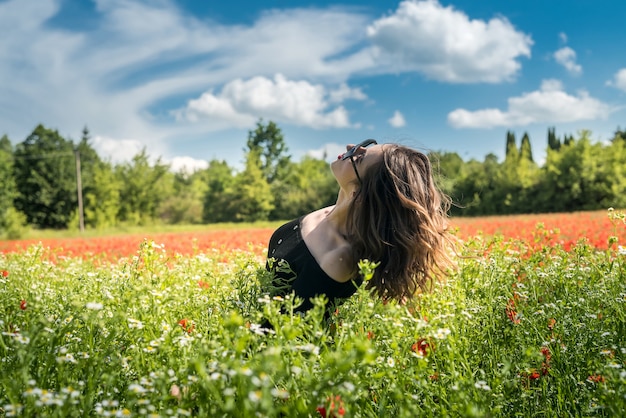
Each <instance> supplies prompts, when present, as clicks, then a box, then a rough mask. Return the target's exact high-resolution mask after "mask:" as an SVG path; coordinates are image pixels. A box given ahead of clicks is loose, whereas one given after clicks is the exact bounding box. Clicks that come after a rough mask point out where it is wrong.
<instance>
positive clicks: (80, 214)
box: [74, 150, 85, 232]
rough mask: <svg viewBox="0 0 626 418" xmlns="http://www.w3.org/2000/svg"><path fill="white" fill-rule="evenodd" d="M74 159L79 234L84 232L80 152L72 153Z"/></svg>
mask: <svg viewBox="0 0 626 418" xmlns="http://www.w3.org/2000/svg"><path fill="white" fill-rule="evenodd" d="M74 157H75V159H76V190H77V193H78V222H79V225H80V232H85V216H84V214H83V183H82V180H81V173H80V152H79V151H78V150H76V151H74Z"/></svg>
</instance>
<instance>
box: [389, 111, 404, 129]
mask: <svg viewBox="0 0 626 418" xmlns="http://www.w3.org/2000/svg"><path fill="white" fill-rule="evenodd" d="M387 122H389V125H391V126H393V127H394V128H402V127H404V126H406V121H405V120H404V115H402V113H400V111H399V110H396V111H395V112H394V113H393V116H392V117H390V118H389V119H387Z"/></svg>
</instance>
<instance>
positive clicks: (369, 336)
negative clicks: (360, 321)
mask: <svg viewBox="0 0 626 418" xmlns="http://www.w3.org/2000/svg"><path fill="white" fill-rule="evenodd" d="M367 339H368V340H372V339H374V333H373V332H372V331H367Z"/></svg>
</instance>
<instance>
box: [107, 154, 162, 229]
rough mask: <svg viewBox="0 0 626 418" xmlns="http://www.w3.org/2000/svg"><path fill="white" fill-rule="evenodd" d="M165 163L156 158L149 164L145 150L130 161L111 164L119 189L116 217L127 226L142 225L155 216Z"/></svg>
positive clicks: (159, 198) (159, 201) (152, 219)
mask: <svg viewBox="0 0 626 418" xmlns="http://www.w3.org/2000/svg"><path fill="white" fill-rule="evenodd" d="M168 170H169V166H168V165H167V164H163V163H161V158H158V159H157V161H156V162H155V163H154V164H150V161H149V158H148V155H147V153H146V149H145V148H144V149H143V150H142V151H141V152H140V153H138V154H137V155H135V156H134V157H133V159H132V162H131V163H125V164H122V165H119V166H116V167H115V173H116V177H117V179H118V180H119V182H120V183H121V185H122V188H121V190H120V211H119V214H118V218H119V220H121V221H122V222H125V223H128V224H131V225H143V224H146V223H149V222H152V221H154V220H155V219H156V218H157V210H158V208H159V205H160V204H161V202H162V201H163V200H164V199H165V194H164V183H161V180H162V178H163V177H164V176H165V175H166V174H167V173H168Z"/></svg>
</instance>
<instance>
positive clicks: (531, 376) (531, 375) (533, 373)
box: [522, 369, 541, 380]
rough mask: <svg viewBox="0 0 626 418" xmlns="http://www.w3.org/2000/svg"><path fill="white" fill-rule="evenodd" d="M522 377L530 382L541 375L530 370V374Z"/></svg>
mask: <svg viewBox="0 0 626 418" xmlns="http://www.w3.org/2000/svg"><path fill="white" fill-rule="evenodd" d="M522 376H523V377H526V378H528V379H530V380H537V379H539V378H540V377H541V375H540V374H539V372H538V371H537V370H535V369H530V372H528V373H522Z"/></svg>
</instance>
